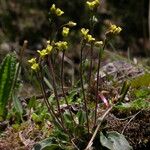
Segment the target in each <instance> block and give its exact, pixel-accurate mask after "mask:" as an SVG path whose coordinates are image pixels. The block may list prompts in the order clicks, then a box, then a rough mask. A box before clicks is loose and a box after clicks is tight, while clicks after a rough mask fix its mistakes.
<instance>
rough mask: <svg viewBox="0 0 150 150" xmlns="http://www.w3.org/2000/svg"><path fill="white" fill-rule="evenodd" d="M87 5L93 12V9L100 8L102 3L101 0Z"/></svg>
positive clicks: (95, 0)
mask: <svg viewBox="0 0 150 150" xmlns="http://www.w3.org/2000/svg"><path fill="white" fill-rule="evenodd" d="M86 4H87V6H88V7H89V9H90V10H93V9H95V8H97V7H98V5H99V4H100V2H99V0H94V1H92V2H89V1H87V2H86Z"/></svg>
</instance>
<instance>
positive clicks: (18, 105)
mask: <svg viewBox="0 0 150 150" xmlns="http://www.w3.org/2000/svg"><path fill="white" fill-rule="evenodd" d="M12 99H13V104H14V107H15V109H16V112H18V113H19V115H20V116H22V114H23V109H22V105H21V103H20V100H19V99H18V97H17V95H16V94H15V93H13V94H12Z"/></svg>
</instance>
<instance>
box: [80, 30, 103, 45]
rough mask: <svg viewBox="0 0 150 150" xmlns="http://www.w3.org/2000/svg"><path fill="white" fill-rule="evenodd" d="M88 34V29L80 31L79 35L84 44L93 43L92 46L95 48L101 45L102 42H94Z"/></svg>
mask: <svg viewBox="0 0 150 150" xmlns="http://www.w3.org/2000/svg"><path fill="white" fill-rule="evenodd" d="M88 33H89V29H85V28H82V29H81V34H82V36H83V38H84V40H85V41H86V42H88V43H91V42H94V45H95V46H96V47H99V46H101V45H103V41H96V40H95V38H93V37H92V35H90V34H88Z"/></svg>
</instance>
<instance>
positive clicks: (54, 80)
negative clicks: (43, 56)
mask: <svg viewBox="0 0 150 150" xmlns="http://www.w3.org/2000/svg"><path fill="white" fill-rule="evenodd" d="M48 63H49V67H50V71H51V74H52V84H53V90H54V94H55V98H56V103H57V109H58V113H59V116H60V119H61V122H62V125H63V126H64V121H63V117H62V114H61V109H60V104H59V98H58V93H57V87H56V79H55V73H54V69H53V65H52V62H51V59H50V56H48Z"/></svg>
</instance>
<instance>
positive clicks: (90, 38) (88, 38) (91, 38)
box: [85, 34, 95, 42]
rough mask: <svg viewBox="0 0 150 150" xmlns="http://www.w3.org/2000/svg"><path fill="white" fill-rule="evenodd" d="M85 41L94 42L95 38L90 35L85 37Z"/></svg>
mask: <svg viewBox="0 0 150 150" xmlns="http://www.w3.org/2000/svg"><path fill="white" fill-rule="evenodd" d="M85 39H86V40H87V42H93V41H95V38H93V37H92V35H90V34H87V35H86V37H85Z"/></svg>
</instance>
